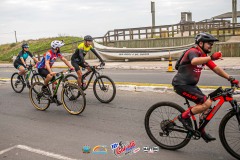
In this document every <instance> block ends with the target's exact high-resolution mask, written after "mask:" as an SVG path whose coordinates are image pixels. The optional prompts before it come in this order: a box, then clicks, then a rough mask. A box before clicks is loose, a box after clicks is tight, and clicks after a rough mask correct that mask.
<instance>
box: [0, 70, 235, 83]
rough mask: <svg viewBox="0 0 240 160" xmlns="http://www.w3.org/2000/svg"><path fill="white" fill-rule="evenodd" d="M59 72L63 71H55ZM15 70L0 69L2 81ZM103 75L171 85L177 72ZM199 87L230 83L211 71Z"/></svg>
mask: <svg viewBox="0 0 240 160" xmlns="http://www.w3.org/2000/svg"><path fill="white" fill-rule="evenodd" d="M53 70H54V71H56V72H58V71H61V70H62V69H56V68H54V69H53ZM13 72H16V69H15V68H0V79H1V78H10V77H11V75H12V73H13ZM226 72H227V73H229V74H230V75H232V76H234V77H235V78H236V79H239V80H240V70H227V71H226ZM103 74H105V75H108V76H109V77H111V78H112V79H113V80H114V81H115V82H139V83H157V84H171V82H172V78H173V77H174V75H175V74H176V72H165V71H161V70H120V69H104V70H103ZM198 84H199V85H203V86H229V82H228V81H226V80H225V79H223V78H221V77H219V76H218V75H216V74H215V73H213V72H212V71H210V70H204V71H203V72H202V75H201V78H200V81H199V83H198Z"/></svg>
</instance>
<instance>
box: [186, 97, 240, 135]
mask: <svg viewBox="0 0 240 160" xmlns="http://www.w3.org/2000/svg"><path fill="white" fill-rule="evenodd" d="M211 100H213V101H218V100H219V102H218V103H217V104H216V105H215V106H214V107H213V108H212V110H211V111H210V112H209V113H208V115H207V117H206V118H205V119H204V121H203V122H202V123H201V124H200V125H199V128H198V127H197V121H196V117H195V116H194V115H192V119H193V121H194V125H195V130H198V131H200V132H201V131H202V130H203V129H204V128H205V127H206V125H207V124H208V122H209V121H210V120H211V119H212V118H213V116H214V115H215V114H216V113H217V111H218V110H219V108H220V107H221V106H222V105H223V103H224V102H229V103H230V104H231V106H232V107H233V108H232V109H231V110H234V111H235V113H236V118H237V120H238V124H239V125H240V111H239V110H240V109H239V107H238V105H237V101H236V100H234V99H233V97H232V96H231V95H228V94H227V95H220V96H218V97H214V98H212V99H211ZM187 103H188V102H187ZM188 105H189V104H188ZM189 106H190V105H189Z"/></svg>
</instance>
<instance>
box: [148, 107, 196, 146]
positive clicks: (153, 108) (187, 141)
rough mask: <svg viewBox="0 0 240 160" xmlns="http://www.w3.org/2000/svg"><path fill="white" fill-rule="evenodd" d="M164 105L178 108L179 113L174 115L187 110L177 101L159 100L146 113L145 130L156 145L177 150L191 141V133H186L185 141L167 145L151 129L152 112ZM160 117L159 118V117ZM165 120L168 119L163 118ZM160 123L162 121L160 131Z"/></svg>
mask: <svg viewBox="0 0 240 160" xmlns="http://www.w3.org/2000/svg"><path fill="white" fill-rule="evenodd" d="M164 106H166V107H171V108H173V109H176V110H177V111H178V113H177V114H176V115H174V117H175V116H177V115H178V114H180V113H182V112H184V111H185V110H184V109H183V108H182V107H180V106H179V105H177V104H175V103H173V102H159V103H156V104H154V105H153V106H151V107H150V108H149V109H148V111H147V113H146V115H145V120H144V125H145V130H146V132H147V135H148V136H149V138H150V139H151V140H152V141H153V142H154V143H155V144H156V145H158V146H159V147H161V148H164V149H168V150H177V149H180V148H182V147H184V146H186V145H187V144H188V143H189V141H190V140H191V135H190V134H186V137H183V138H182V139H183V141H182V142H180V143H179V144H176V145H166V144H163V143H162V142H160V141H159V140H158V139H157V138H156V137H155V136H154V135H153V133H152V131H151V129H150V125H149V121H150V116H151V114H152V113H153V112H154V110H156V109H157V108H159V107H164ZM158 111H159V110H158ZM159 113H160V112H159ZM164 116H166V115H162V117H163V118H164ZM158 118H159V117H158ZM168 118H169V117H168ZM170 120H172V119H170ZM164 121H166V120H162V122H164ZM176 121H178V120H176ZM178 122H179V121H178ZM160 124H161V123H159V131H160V129H161V128H160ZM179 124H181V122H179ZM189 124H190V125H192V121H191V120H190V119H189ZM159 131H158V133H159V136H161V135H160V132H159ZM174 132H177V131H174ZM162 137H163V136H162Z"/></svg>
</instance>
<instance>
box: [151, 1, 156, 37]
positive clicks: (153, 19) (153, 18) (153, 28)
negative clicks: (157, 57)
mask: <svg viewBox="0 0 240 160" xmlns="http://www.w3.org/2000/svg"><path fill="white" fill-rule="evenodd" d="M151 13H152V38H153V36H154V32H155V2H154V1H151Z"/></svg>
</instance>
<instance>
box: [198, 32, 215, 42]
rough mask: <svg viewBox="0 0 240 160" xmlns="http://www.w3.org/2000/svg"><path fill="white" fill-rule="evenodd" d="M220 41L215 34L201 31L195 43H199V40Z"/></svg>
mask: <svg viewBox="0 0 240 160" xmlns="http://www.w3.org/2000/svg"><path fill="white" fill-rule="evenodd" d="M215 41H219V40H218V39H217V38H215V37H214V36H213V35H211V34H208V33H199V34H197V35H196V37H195V44H199V42H215Z"/></svg>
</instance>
